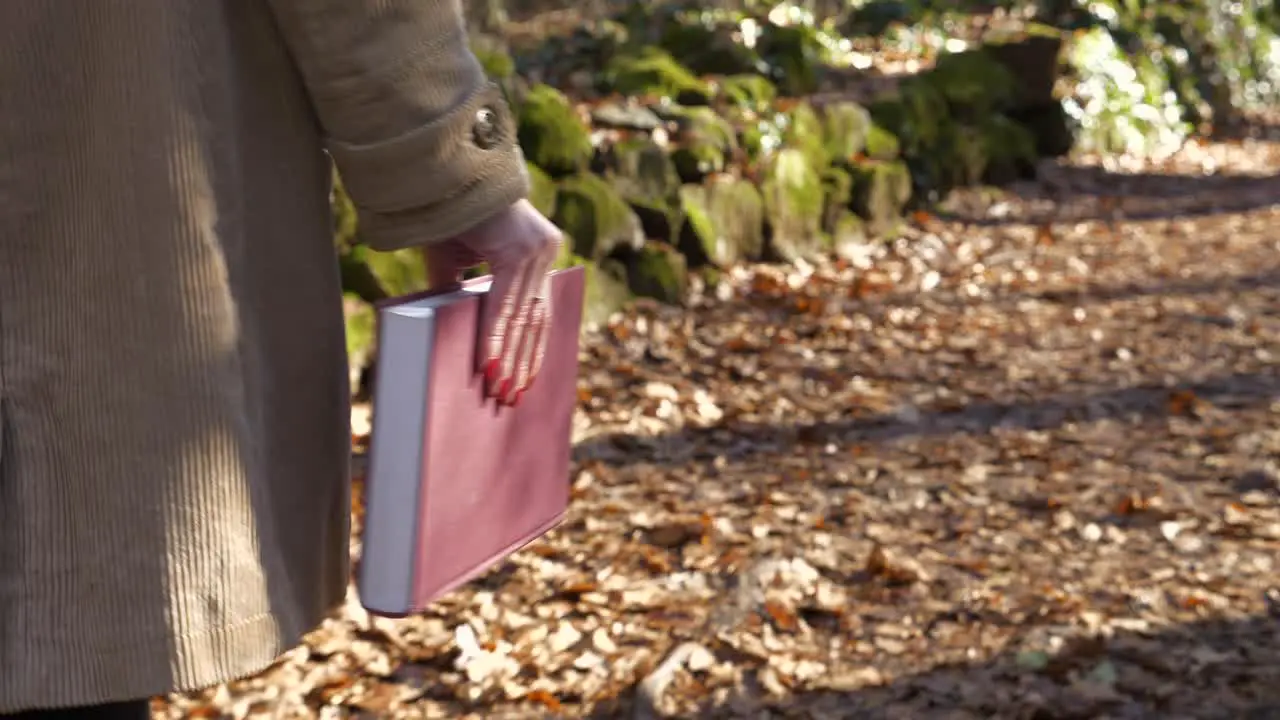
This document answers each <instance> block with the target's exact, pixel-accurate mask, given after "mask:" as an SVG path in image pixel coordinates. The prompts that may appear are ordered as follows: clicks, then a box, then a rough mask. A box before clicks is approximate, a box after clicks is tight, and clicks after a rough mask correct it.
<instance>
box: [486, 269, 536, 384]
mask: <svg viewBox="0 0 1280 720" xmlns="http://www.w3.org/2000/svg"><path fill="white" fill-rule="evenodd" d="M520 270H521V269H517V270H516V271H515V272H511V271H507V270H506V269H505V268H495V269H494V274H493V285H491V286H490V288H489V293H488V295H489V296H488V298H486V302H485V303H484V316H483V317H482V319H481V327H482V328H483V332H484V337H483V340H482V341H481V346H482V347H481V350H482V357H483V358H484V361H483V362H484V370H483V371H484V377H485V390H486V391H487V392H488V394H489V395H490V396H491V397H495V398H498V400H499V402H503V401H504V399H505V398H506V397H507V396H508V395H509V394H510V391H511V390H513V388H512V387H510V385H511V384H512V383H513V382H514V378H513V377H512V376H513V374H514V373H513V370H514V367H515V350H516V348H514V347H512V346H513V345H515V344H516V343H518V342H519V340H520V329H521V327H520V326H522V324H523V323H524V320H525V319H524V317H523V316H524V315H525V313H524V312H521V310H522V309H523V308H522V307H521V305H522V302H521V300H522V297H523V295H524V291H523V290H524V285H525V284H526V283H527V282H528V280H527V277H526V275H527V274H526V273H524V272H521V271H520Z"/></svg>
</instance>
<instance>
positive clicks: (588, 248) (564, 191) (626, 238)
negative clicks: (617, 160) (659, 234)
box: [552, 173, 644, 260]
mask: <svg viewBox="0 0 1280 720" xmlns="http://www.w3.org/2000/svg"><path fill="white" fill-rule="evenodd" d="M552 217H553V219H554V220H555V223H556V225H558V226H559V227H560V229H562V230H563V231H564V232H565V234H567V235H568V236H569V237H571V238H573V252H574V253H575V254H577V255H581V256H583V257H585V258H587V259H588V260H600V259H601V258H604V257H605V256H607V255H610V254H611V253H613V252H615V251H616V250H618V249H619V248H627V247H631V248H638V247H640V246H641V245H643V244H644V231H643V229H642V228H641V225H640V219H639V218H637V217H636V214H635V213H634V212H633V211H632V210H631V207H630V206H628V205H627V203H626V201H625V200H623V199H622V196H620V195H619V194H618V191H617V190H615V189H614V188H613V187H612V186H611V185H610V184H609V183H608V182H607V181H606V180H604V179H603V178H601V177H598V176H596V175H591V174H589V173H582V174H580V175H575V176H573V177H570V178H567V179H565V180H563V181H562V182H561V183H560V188H559V192H558V193H557V196H556V210H555V213H554V215H553V216H552Z"/></svg>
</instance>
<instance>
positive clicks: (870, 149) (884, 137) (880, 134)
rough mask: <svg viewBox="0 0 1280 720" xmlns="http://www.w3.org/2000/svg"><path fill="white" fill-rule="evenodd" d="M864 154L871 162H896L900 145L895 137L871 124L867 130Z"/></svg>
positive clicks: (900, 151) (900, 149)
mask: <svg viewBox="0 0 1280 720" xmlns="http://www.w3.org/2000/svg"><path fill="white" fill-rule="evenodd" d="M864 152H865V154H866V156H867V157H869V158H871V159H872V160H897V159H898V156H899V155H900V154H901V153H902V143H900V142H899V141H898V136H897V135H894V134H893V133H891V132H889V131H888V130H885V129H884V128H882V127H880V126H879V125H876V124H874V123H873V124H872V125H871V127H870V128H868V129H867V146H866V148H865V150H864Z"/></svg>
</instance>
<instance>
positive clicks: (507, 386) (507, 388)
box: [494, 378, 511, 402]
mask: <svg viewBox="0 0 1280 720" xmlns="http://www.w3.org/2000/svg"><path fill="white" fill-rule="evenodd" d="M510 394H511V378H507V379H506V380H503V381H502V382H501V383H500V384H499V385H498V391H497V392H495V393H494V395H496V396H498V399H499V400H501V401H503V402H506V401H507V397H508V396H509V395H510Z"/></svg>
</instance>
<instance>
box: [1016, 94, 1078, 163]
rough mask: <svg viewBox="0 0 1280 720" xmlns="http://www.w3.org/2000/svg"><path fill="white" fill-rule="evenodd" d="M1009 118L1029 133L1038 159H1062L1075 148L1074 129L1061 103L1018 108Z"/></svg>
mask: <svg viewBox="0 0 1280 720" xmlns="http://www.w3.org/2000/svg"><path fill="white" fill-rule="evenodd" d="M1009 117H1010V119H1012V120H1013V121H1014V122H1016V123H1018V124H1019V125H1021V126H1022V127H1025V128H1027V130H1029V131H1030V132H1031V136H1032V137H1034V138H1035V143H1036V155H1037V156H1039V157H1063V156H1064V155H1066V154H1067V153H1069V152H1071V148H1073V147H1075V144H1076V129H1075V126H1074V123H1073V122H1072V120H1071V118H1070V116H1068V115H1067V110H1066V108H1064V107H1063V106H1062V103H1059V102H1054V103H1049V104H1047V105H1036V106H1033V107H1027V108H1019V109H1017V110H1013V111H1010V113H1009Z"/></svg>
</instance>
